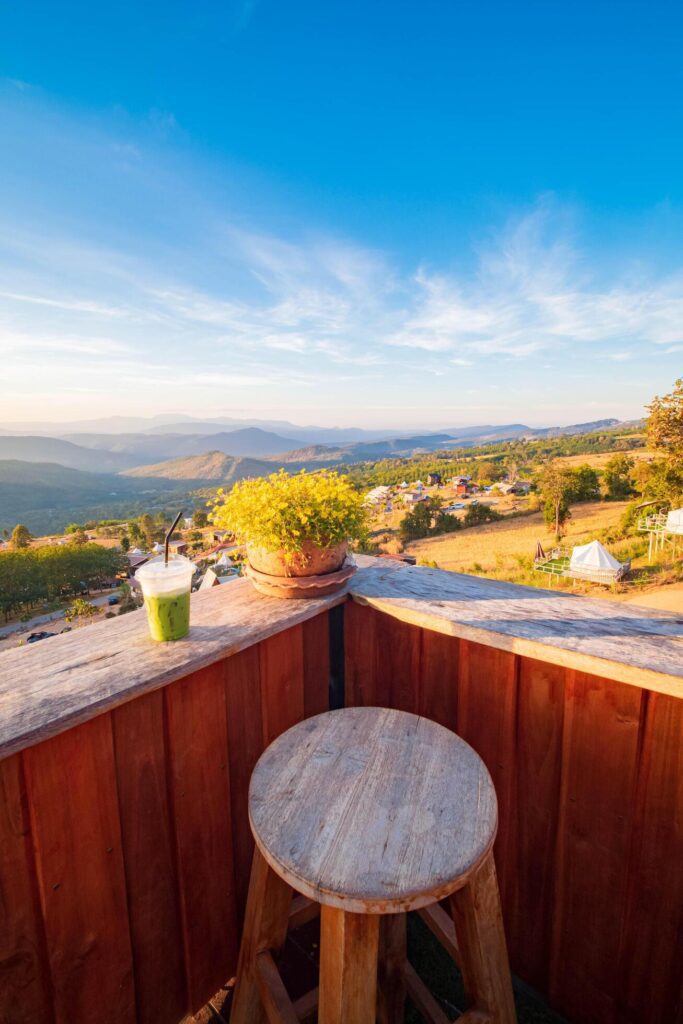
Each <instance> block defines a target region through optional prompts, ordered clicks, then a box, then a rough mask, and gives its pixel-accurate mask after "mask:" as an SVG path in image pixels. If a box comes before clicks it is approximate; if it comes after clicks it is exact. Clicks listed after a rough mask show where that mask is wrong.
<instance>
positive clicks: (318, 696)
mask: <svg viewBox="0 0 683 1024" xmlns="http://www.w3.org/2000/svg"><path fill="white" fill-rule="evenodd" d="M303 634H304V714H305V716H306V718H310V717H311V716H312V715H320V714H322V712H323V711H327V710H328V708H329V706H330V701H329V687H330V618H329V615H328V614H327V613H326V614H324V615H316V617H315V618H314V619H309V620H308V622H304V624H303Z"/></svg>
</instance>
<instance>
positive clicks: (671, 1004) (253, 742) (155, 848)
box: [0, 604, 683, 1024]
mask: <svg viewBox="0 0 683 1024" xmlns="http://www.w3.org/2000/svg"><path fill="white" fill-rule="evenodd" d="M328 631H329V623H328V619H327V617H326V616H321V617H319V618H317V619H314V620H311V621H309V622H307V623H305V624H304V625H302V626H298V627H296V628H294V629H292V630H289V631H288V632H286V633H282V634H279V635H278V636H275V637H273V638H271V639H270V640H267V641H265V642H263V643H261V644H259V645H258V646H255V647H253V648H250V649H248V650H246V651H244V652H242V653H241V654H239V655H237V656H234V657H231V658H229V659H227V660H225V661H221V662H219V663H217V664H215V665H212V666H211V667H210V668H207V669H205V670H203V671H201V672H197V673H195V674H194V675H192V676H189V677H187V678H185V679H182V680H180V681H179V682H176V683H173V684H171V685H169V686H167V687H165V688H164V689H162V690H158V691H156V692H154V693H150V694H147V695H146V696H143V697H139V698H137V699H135V700H133V701H131V702H130V703H128V704H125V705H123V706H121V707H119V708H118V709H116V710H115V711H113V712H111V713H106V714H103V715H100V716H99V717H97V718H94V719H92V720H91V721H89V722H87V723H86V724H84V725H81V726H78V727H76V728H74V729H71V730H69V731H68V732H65V733H63V734H61V735H59V736H57V737H55V738H54V739H51V740H48V741H46V742H44V743H41V744H39V745H37V746H35V747H32V748H29V749H28V750H26V751H24V752H23V753H21V754H19V755H15V756H13V757H10V758H8V759H7V760H5V761H1V762H0V1024H28V1022H30V1024H44V1022H45V1024H66V1022H69V1024H84V1022H86V1021H90V1020H97V1021H98V1024H115V1022H116V1024H176V1022H178V1021H180V1020H181V1019H182V1017H183V1016H184V1014H185V1013H187V1012H191V1011H196V1010H197V1009H198V1008H199V1007H200V1006H201V1005H203V1004H204V1003H205V1002H206V1001H207V1000H208V999H209V998H210V997H211V996H212V995H214V993H215V992H216V991H217V990H218V989H219V988H220V986H221V985H222V984H224V982H225V981H226V980H227V979H228V978H229V977H230V976H231V975H232V974H233V973H234V970H235V964H236V951H237V945H238V940H239V928H240V921H241V918H242V912H243V908H244V903H245V899H246V889H247V884H248V877H249V867H250V861H251V850H252V843H251V838H250V832H249V825H248V820H247V789H248V784H249V777H250V774H251V770H252V768H253V765H254V763H255V761H256V760H257V758H258V756H259V755H260V753H261V751H262V750H263V749H264V747H265V746H266V745H267V744H268V743H269V742H270V741H271V740H272V739H274V738H275V737H276V736H277V735H279V734H280V733H281V732H282V731H283V730H284V729H286V728H288V727H289V726H290V725H292V724H294V723H295V722H297V721H299V720H301V719H302V718H304V717H307V716H309V715H312V714H316V713H318V712H319V711H323V710H325V709H326V707H327V700H328V677H329V653H328V652H329V648H328ZM345 651H346V699H347V703H348V704H360V705H372V704H376V705H385V706H391V707H397V708H404V709H406V710H409V711H415V712H418V713H420V714H424V715H427V716H429V717H430V718H433V719H435V720H436V721H439V722H441V723H442V724H444V725H446V726H448V727H449V728H452V729H455V730H456V731H457V732H458V733H460V734H461V735H462V736H463V737H464V738H465V739H466V740H468V742H470V743H471V744H472V745H473V746H474V747H475V748H476V749H477V750H478V751H479V753H480V754H481V755H482V757H483V758H484V760H485V761H486V763H487V765H488V767H489V769H490V771H491V774H492V776H493V779H494V782H495V784H496V788H497V792H498V797H499V804H500V828H499V834H498V839H497V845H496V856H497V860H498V866H499V875H500V882H501V890H502V894H503V902H504V913H505V920H506V928H507V932H508V939H509V947H510V955H511V960H512V965H513V969H514V970H515V972H516V973H517V974H518V975H519V976H520V977H522V978H524V979H525V980H526V981H528V982H529V983H530V984H531V985H533V986H534V987H535V988H537V989H538V990H539V991H541V992H542V993H544V994H545V995H546V998H547V999H548V1000H549V1001H550V1002H551V1003H552V1004H553V1005H554V1006H555V1007H557V1008H558V1009H559V1010H560V1011H561V1012H563V1013H564V1014H565V1015H566V1016H567V1017H568V1018H569V1019H570V1020H573V1021H575V1022H576V1024H636V1022H638V1024H683V1001H682V1000H681V988H680V986H681V977H682V972H681V964H683V920H682V910H681V908H682V906H683V699H681V700H677V699H675V698H671V697H665V696H661V695H658V694H654V693H650V692H648V691H646V690H639V689H638V688H636V687H633V686H627V685H625V684H620V683H614V682H609V681H606V680H604V679H598V678H595V677H591V676H587V675H584V674H582V673H577V672H575V671H572V670H569V669H562V668H558V667H555V666H551V665H547V664H545V663H541V662H537V661H532V660H530V659H526V658H522V659H520V658H518V657H516V656H514V655H511V654H507V653H504V652H499V651H496V650H493V649H492V648H487V647H483V646H480V645H477V644H471V643H468V642H465V641H458V640H456V639H453V638H450V637H444V636H442V635H440V634H437V633H432V632H428V631H424V630H420V629H418V628H416V627H412V626H408V625H405V624H402V623H400V622H398V621H397V620H395V619H392V618H389V617H387V616H384V615H380V614H379V613H377V612H374V611H372V610H371V609H369V608H366V607H361V606H359V605H355V604H347V605H346V606H345Z"/></svg>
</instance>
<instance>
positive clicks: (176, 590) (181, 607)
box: [135, 555, 194, 641]
mask: <svg viewBox="0 0 683 1024" xmlns="http://www.w3.org/2000/svg"><path fill="white" fill-rule="evenodd" d="M193 573H194V565H193V564H192V562H191V561H190V560H189V559H188V558H182V557H181V556H179V555H176V556H174V557H171V558H169V560H168V563H165V562H164V558H163V556H162V557H161V558H155V559H153V560H152V561H151V562H147V564H146V565H143V566H141V567H140V568H139V569H138V571H137V572H136V574H135V576H136V579H139V580H140V584H141V586H142V593H143V596H144V598H145V608H146V609H147V621H148V623H149V632H150V635H151V637H152V639H153V640H161V641H166V640H180V639H181V638H182V637H184V636H187V634H188V632H189V629H190V589H191V586H192V575H193Z"/></svg>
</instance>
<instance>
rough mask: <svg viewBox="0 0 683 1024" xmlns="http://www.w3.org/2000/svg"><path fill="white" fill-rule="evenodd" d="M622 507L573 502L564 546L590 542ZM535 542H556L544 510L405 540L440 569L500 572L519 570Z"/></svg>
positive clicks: (412, 551)
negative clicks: (575, 503)
mask: <svg viewBox="0 0 683 1024" xmlns="http://www.w3.org/2000/svg"><path fill="white" fill-rule="evenodd" d="M626 506H627V502H625V501H614V502H601V501H596V502H587V503H586V504H583V505H575V506H574V507H573V509H572V517H571V519H570V520H569V522H568V524H567V534H566V536H565V537H564V538H563V541H562V544H563V545H564V546H567V547H572V546H574V545H575V544H586V543H587V542H588V541H589V540H593V539H594V537H595V535H596V534H597V533H600V532H601V531H602V530H605V529H609V528H610V527H614V526H616V525H617V524H618V523H619V520H620V518H621V516H622V514H623V512H624V509H625V508H626ZM539 540H540V542H541V544H542V545H543V547H544V548H545V549H546V550H547V549H549V548H552V547H553V546H554V538H553V537H552V535H550V534H548V532H547V530H546V525H545V523H544V522H543V515H542V513H541V512H534V513H533V514H532V515H529V516H522V517H520V518H519V519H506V520H503V521H502V522H499V523H489V524H488V525H487V526H478V527H472V528H471V529H469V530H463V531H462V532H460V533H451V534H446V535H445V536H443V537H438V536H437V537H427V538H426V539H425V540H419V541H414V542H413V543H412V544H409V545H408V547H407V548H406V550H407V551H408V552H409V554H411V555H416V557H417V558H418V559H424V560H428V561H435V562H437V563H438V565H439V567H440V568H441V569H453V570H455V571H456V572H472V571H480V570H481V569H483V570H486V571H496V570H497V571H501V570H514V569H518V568H519V567H520V559H523V560H525V561H528V560H531V561H533V556H534V552H535V550H536V544H537V542H538V541H539Z"/></svg>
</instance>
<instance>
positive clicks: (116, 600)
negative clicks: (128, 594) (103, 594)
mask: <svg viewBox="0 0 683 1024" xmlns="http://www.w3.org/2000/svg"><path fill="white" fill-rule="evenodd" d="M107 604H121V598H120V597H119V595H118V594H112V595H111V597H108V598H107Z"/></svg>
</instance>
